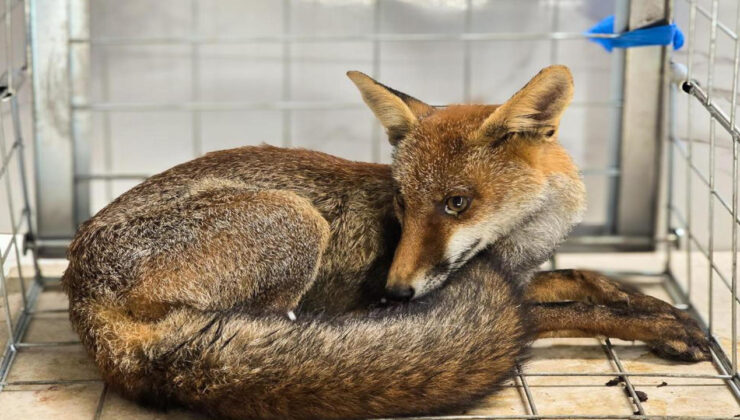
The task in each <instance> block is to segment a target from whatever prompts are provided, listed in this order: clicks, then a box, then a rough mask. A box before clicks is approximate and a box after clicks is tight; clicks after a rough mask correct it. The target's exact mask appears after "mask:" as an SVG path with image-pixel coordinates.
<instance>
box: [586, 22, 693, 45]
mask: <svg viewBox="0 0 740 420" xmlns="http://www.w3.org/2000/svg"><path fill="white" fill-rule="evenodd" d="M613 33H614V16H613V15H612V16H609V17H607V18H605V19H603V20H602V21H601V22H599V23H597V24H596V25H594V27H592V28H591V29H589V30H588V31H586V35H587V36H588V35H592V34H613ZM683 39H684V38H683V33H682V32H681V30H680V29H679V28H678V26H676V24H675V23H671V24H670V25H661V26H653V27H651V28H645V29H636V30H634V31H629V32H623V33H621V34H619V35H618V36H617V37H615V38H594V37H591V38H589V40H591V41H593V42H596V43H599V44H601V46H602V47H604V49H606V50H607V51H611V50H612V49H613V48H631V47H643V46H647V45H671V44H673V49H674V50H677V49H679V48H681V47H682V46H683Z"/></svg>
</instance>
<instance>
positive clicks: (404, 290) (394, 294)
mask: <svg viewBox="0 0 740 420" xmlns="http://www.w3.org/2000/svg"><path fill="white" fill-rule="evenodd" d="M385 293H386V296H387V297H388V299H390V300H395V301H400V302H406V301H409V300H411V298H412V297H414V288H413V287H411V286H390V287H386V289H385Z"/></svg>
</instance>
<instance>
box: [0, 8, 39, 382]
mask: <svg viewBox="0 0 740 420" xmlns="http://www.w3.org/2000/svg"><path fill="white" fill-rule="evenodd" d="M0 11H1V12H0V27H2V31H1V33H0V49H1V50H2V52H0V68H1V72H2V75H1V76H0V202H3V203H2V205H3V208H2V209H0V215H1V216H2V220H0V294H1V295H2V296H1V299H2V302H0V306H2V308H3V309H2V312H3V313H2V318H3V324H4V325H3V333H2V334H0V345H1V346H2V352H3V356H2V360H1V361H0V390H2V389H3V388H4V387H5V386H6V385H7V381H6V379H7V375H8V373H9V371H10V367H11V365H12V363H13V361H14V360H15V358H16V356H17V354H18V352H19V350H20V349H21V348H22V347H23V346H25V345H26V344H27V343H23V342H22V341H21V338H22V335H23V331H24V329H25V328H26V325H27V322H28V320H29V318H30V315H31V311H32V307H33V303H34V299H35V297H36V296H37V295H38V293H39V291H40V289H41V284H40V280H39V277H38V273H39V271H38V265H37V264H36V261H37V260H36V257H35V252H34V250H33V249H30V250H29V249H26V247H25V245H27V244H28V243H27V242H26V240H27V239H31V238H32V237H33V228H32V214H31V206H30V204H29V203H30V201H29V197H30V194H29V183H28V170H27V169H28V168H27V167H26V154H27V151H26V148H25V142H24V137H25V130H24V127H23V125H22V120H27V119H28V118H29V117H30V113H29V104H28V101H29V97H30V93H29V90H30V89H29V88H28V86H30V84H29V83H28V82H27V78H28V54H27V49H26V47H27V44H26V42H25V40H26V25H25V22H26V19H25V13H26V10H25V3H24V2H23V1H17V0H5V1H3V2H2V3H0ZM22 115H23V116H22ZM28 251H30V258H25V257H24V254H26V253H27V252H28ZM9 276H12V281H11V280H9Z"/></svg>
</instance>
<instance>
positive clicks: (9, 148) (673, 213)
mask: <svg viewBox="0 0 740 420" xmlns="http://www.w3.org/2000/svg"><path fill="white" fill-rule="evenodd" d="M71 1H72V2H74V1H75V0H71ZM677 1H680V2H685V3H686V4H687V5H688V7H689V10H690V11H689V28H688V34H687V51H688V53H687V62H686V73H685V74H683V73H680V72H678V73H675V74H673V75H672V78H673V80H674V82H675V87H674V88H672V90H671V95H672V96H675V95H689V97H690V101H689V103H688V106H687V118H688V119H687V127H686V135H685V139H688V141H682V140H681V139H680V138H679V137H680V135H679V134H678V133H677V132H676V131H675V127H674V125H675V124H674V122H675V121H671V122H670V123H669V124H668V126H669V127H668V128H669V131H668V135H667V139H666V148H667V159H668V164H667V178H668V181H669V182H668V191H667V206H666V213H667V219H668V221H669V224H668V226H667V228H666V231H665V232H664V234H663V235H661V236H663V237H664V238H663V239H664V240H665V242H668V243H667V244H666V245H665V246H664V248H665V253H664V256H665V270H664V271H663V272H659V273H609V274H612V275H615V276H623V277H629V276H631V275H643V276H645V275H647V276H655V277H656V278H659V279H661V280H662V281H663V286H664V287H665V288H666V290H667V291H668V293H669V294H670V295H671V297H672V298H673V299H674V301H675V302H676V303H677V304H678V305H680V306H683V307H685V308H686V309H687V310H689V311H691V313H692V314H693V315H694V316H695V317H697V319H699V320H700V322H701V323H702V325H703V326H704V327H705V328H706V330H707V332H708V334H710V336H711V335H712V333H713V324H714V321H715V320H714V319H713V318H712V314H713V310H712V309H713V307H714V305H716V304H717V303H716V302H714V300H713V298H712V296H713V293H712V292H713V288H715V287H720V288H724V289H726V290H725V291H726V292H727V293H728V294H729V296H730V297H731V305H732V309H731V317H732V319H731V322H732V337H731V343H730V344H729V348H727V346H726V345H725V346H723V345H722V344H720V343H719V341H718V340H716V339H715V338H713V339H712V358H713V365H714V367H715V368H716V374H690V373H676V372H651V373H642V372H633V371H630V370H628V369H627V368H626V367H625V363H623V360H622V359H621V358H620V356H619V354H618V348H617V346H615V345H614V344H612V342H611V340H609V339H604V340H602V341H601V343H602V348H603V351H604V357H605V359H606V360H607V361H608V363H609V365H610V366H611V367H612V370H611V371H600V372H579V373H573V372H552V371H550V372H537V371H525V370H523V369H522V368H521V367H518V368H517V372H516V378H515V383H513V384H511V386H514V387H516V389H517V390H518V392H520V393H521V397H522V400H523V401H524V402H525V404H526V407H527V409H528V414H526V415H459V416H446V417H443V418H449V419H496V418H522V419H535V418H537V419H564V418H570V419H576V418H589V419H621V418H625V419H626V418H631V419H650V418H665V416H655V415H651V414H650V413H649V410H648V409H646V407H645V404H642V402H641V401H640V399H639V397H638V395H637V392H636V389H635V388H636V386H635V384H634V383H633V380H634V379H635V378H694V379H706V380H712V381H716V382H718V383H723V384H725V385H726V386H727V388H728V389H729V390H730V391H731V392H732V394H733V395H734V396H735V398H737V399H738V401H740V382H739V381H738V371H737V363H738V361H737V307H736V303H740V300H738V297H737V226H738V222H740V219H738V211H737V207H738V197H737V188H738V142H739V141H740V130H738V128H737V127H736V105H737V103H736V96H737V87H738V86H737V81H738V74H739V71H738V69H739V67H740V66H739V62H740V59H739V57H740V40H738V32H740V12H738V16H737V19H736V22H735V29H734V30H733V29H731V27H730V26H728V25H727V24H725V23H723V22H721V21H720V19H719V16H718V10H719V0H712V4H711V8H710V9H707V8H705V7H703V6H702V5H700V4H697V1H696V0H677ZM284 3H285V4H286V5H287V6H286V8H285V9H284V10H289V7H290V1H288V0H284ZM381 3H382V1H375V2H374V5H375V13H374V16H375V17H376V18H375V19H376V20H375V22H374V24H373V28H374V30H375V32H374V33H373V34H370V35H364V36H352V37H345V36H334V37H333V39H334V40H337V41H341V40H342V39H349V38H352V39H356V38H361V39H364V40H369V41H371V42H372V43H373V50H372V51H373V64H372V68H373V74H374V75H377V73H378V71H379V70H378V69H379V64H378V63H379V56H380V54H379V51H380V48H381V41H392V40H399V39H402V40H406V41H414V40H419V41H422V40H426V41H429V40H449V39H453V40H457V41H461V42H462V43H463V45H464V54H463V56H464V62H463V66H464V69H465V71H464V72H463V74H464V75H465V79H464V83H463V86H464V92H463V97H464V98H465V99H469V98H470V65H471V64H470V47H469V46H470V42H475V41H476V40H483V39H485V40H495V41H512V40H518V39H544V40H551V41H552V42H553V43H556V42H558V41H561V40H569V39H582V38H583V37H584V35H583V34H581V33H570V32H560V31H557V29H558V28H552V29H553V32H548V33H537V34H532V33H524V34H514V33H490V34H481V33H469V32H468V31H467V29H469V26H468V25H469V21H470V13H468V14H467V15H466V18H465V22H466V31H465V33H462V34H453V35H450V34H403V35H397V34H382V33H380V32H379V31H378V29H379V21H378V19H379V16H380V15H379V13H378V10H379V7H380V4H381ZM191 4H192V10H191V12H192V14H193V19H194V20H193V21H194V22H197V15H198V1H197V0H193V1H192V3H191ZM33 5H34V2H33V1H28V0H26V1H14V0H5V10H6V12H5V13H4V14H3V15H2V16H1V18H2V20H3V25H4V29H5V33H6V42H5V45H4V49H5V51H4V54H5V57H6V63H7V66H6V69H5V73H4V75H3V76H2V78H1V79H0V80H2V81H4V82H5V84H4V85H5V86H4V87H3V88H2V103H0V111H1V112H0V125H2V127H0V128H3V127H6V126H10V127H11V131H12V133H13V135H12V139H8V138H6V136H5V133H6V130H4V129H0V157H1V158H2V161H1V162H2V166H0V178H4V180H0V182H4V183H5V186H6V196H7V201H8V205H9V207H10V212H9V217H10V226H11V227H12V231H11V232H10V233H11V235H10V240H9V242H8V244H7V246H5V247H4V248H3V249H2V254H1V255H0V258H1V259H0V263H1V264H0V265H1V267H0V268H1V270H0V288H1V290H2V295H3V296H2V298H3V300H4V301H3V302H4V307H5V310H4V312H5V313H4V317H5V335H6V336H7V337H6V340H7V341H6V346H5V349H4V353H3V358H2V362H1V363H0V392H3V391H4V390H6V389H8V388H12V387H17V386H24V385H50V386H53V385H56V386H66V385H72V384H75V383H80V382H91V380H77V379H64V378H54V379H49V380H23V379H17V380H16V379H14V380H8V375H9V373H10V371H11V369H12V367H13V363H14V361H15V359H16V356H17V355H18V354H19V353H20V352H23V351H24V350H27V349H29V348H46V349H49V350H50V351H53V350H54V349H55V348H59V347H62V346H74V345H79V343H78V342H76V341H70V342H38V341H28V340H26V339H25V334H26V332H27V330H28V326H29V323H30V322H31V320H32V319H33V318H34V317H36V316H38V315H41V314H44V313H45V312H48V311H52V312H60V311H62V312H63V311H64V310H58V309H51V310H46V311H44V310H38V309H36V302H37V299H38V297H39V295H40V294H41V293H42V292H43V291H44V290H47V289H48V288H49V287H54V286H55V285H58V279H57V278H46V277H44V276H42V274H41V269H40V265H39V258H38V255H37V254H36V249H37V248H36V245H35V238H36V236H35V234H34V232H35V231H34V225H33V219H32V217H31V216H32V212H31V205H30V203H31V201H30V198H29V184H28V179H27V177H26V166H25V165H26V163H25V157H24V154H25V153H24V138H23V135H22V133H21V127H20V116H19V106H18V95H17V94H16V93H17V91H18V90H19V89H20V88H21V87H22V86H23V83H24V82H25V81H26V80H27V79H28V78H29V77H28V76H29V73H30V70H29V66H28V65H25V64H24V65H22V66H21V67H20V68H14V66H13V59H12V55H13V48H14V47H13V45H12V42H11V41H10V40H11V36H10V35H9V34H10V33H11V32H12V27H13V25H18V24H21V23H22V22H15V21H14V20H13V14H12V13H10V11H12V10H13V9H14V8H16V7H23V8H24V11H25V13H24V15H25V17H26V20H27V21H29V15H30V14H31V13H33ZM466 5H467V10H468V12H470V11H471V10H472V0H467V3H466ZM739 9H740V8H739ZM287 16H289V13H288V12H285V14H284V19H285V22H284V24H285V26H284V28H285V32H286V33H285V34H284V35H282V36H276V37H257V38H249V39H236V38H229V39H210V38H204V37H197V36H194V37H190V38H162V39H144V40H139V39H123V38H107V39H97V40H96V39H91V38H89V37H88V38H85V36H86V34H84V33H82V34H79V33H77V32H76V31H77V29H75V27H74V26H75V24H76V23H75V22H69V25H70V27H69V28H68V29H69V31H70V34H76V35H80V36H76V37H72V38H71V39H70V43H71V44H84V43H90V44H100V45H102V44H106V45H113V44H142V43H165V44H169V43H185V44H187V45H189V46H190V48H192V50H193V52H194V54H193V56H197V54H198V48H199V46H201V45H203V44H206V43H214V42H234V43H239V42H262V41H265V42H278V43H280V44H281V45H282V48H283V50H284V52H287V53H289V51H290V48H291V45H292V44H293V43H294V42H310V41H311V40H312V39H308V38H304V37H303V36H296V35H292V34H291V33H290V23H289V22H290V19H289V17H287ZM698 19H705V20H706V21H707V22H709V25H710V40H709V42H710V45H709V59H708V62H709V65H708V75H707V83H706V85H705V86H702V84H700V83H699V82H698V81H697V80H696V78H695V76H696V72H695V68H694V65H693V60H694V54H695V50H696V42H697V41H696V22H697V20H698ZM27 36H28V37H30V29H29V30H28V31H27ZM718 36H726V37H728V38H730V39H731V40H733V41H734V46H735V50H734V51H735V55H734V62H733V75H732V95H731V107H730V110H729V112H728V111H727V110H726V109H723V108H722V107H720V106H719V105H718V104H717V103H716V101H714V100H713V99H714V98H715V96H714V93H715V92H714V88H715V86H714V83H713V82H714V80H713V76H714V75H713V72H714V61H715V59H716V54H715V53H716V45H717V38H718ZM267 38H269V39H267ZM325 38H326V37H320V39H325ZM313 40H315V38H314V39H313ZM30 45H31V43H30V42H27V43H26V48H27V49H28V50H27V53H26V54H25V55H26V57H29V56H31V55H32V54H33V52H32V51H30V48H31V47H30ZM70 50H72V48H71V49H70ZM552 51H553V53H552V54H553V55H552V61H554V62H556V61H557V48H556V47H554V48H553V49H552ZM70 54H73V53H70ZM288 55H289V54H286V56H288ZM283 65H284V73H283V76H282V77H283V83H284V85H283V86H284V90H283V96H282V101H280V102H276V103H238V104H236V103H232V104H228V105H224V104H218V103H208V102H204V101H202V100H201V99H200V95H199V93H198V92H199V91H200V86H198V84H197V77H194V78H193V86H192V101H191V102H188V103H167V104H143V103H142V104H132V103H127V104H120V103H113V102H102V103H71V104H70V107H71V108H72V109H73V110H78V111H95V112H106V111H110V110H127V109H141V110H147V109H152V108H157V109H172V110H179V111H182V112H189V113H192V115H193V117H194V118H193V119H192V123H193V125H194V126H196V127H197V125H198V124H200V120H199V115H200V113H202V112H208V111H209V110H212V109H222V108H224V107H228V108H235V109H263V108H266V109H276V110H279V111H281V112H282V113H283V114H284V115H283V116H284V119H283V124H284V128H283V144H284V145H286V146H289V145H291V128H290V116H291V112H292V111H294V110H296V109H304V108H307V107H308V108H314V107H318V108H322V107H323V108H331V107H337V108H343V107H347V106H356V104H345V103H320V104H316V103H299V102H294V101H291V94H290V82H289V81H290V71H291V70H290V67H291V63H290V60H285V62H284V63H283ZM191 71H192V72H193V73H194V74H196V75H197V73H198V72H199V71H200V69H199V68H198V63H197V60H194V61H193V63H192V68H191ZM109 82H110V81H108V82H105V83H109ZM675 102H676V101H675V100H671V101H670V102H669V105H670V106H671V110H670V112H669V116H670V117H671V119H676V118H681V116H680V115H678V113H677V110H676V109H673V108H675V106H674V103H675ZM578 105H579V104H576V106H578ZM580 105H581V106H593V105H597V106H598V105H607V106H616V107H618V106H619V105H620V104H614V103H612V102H608V103H601V104H588V103H584V104H580ZM700 112H703V113H706V118H708V119H709V120H710V123H709V124H710V131H709V149H710V156H709V159H710V165H709V172H708V173H705V172H704V171H703V170H702V169H701V168H700V167H699V166H698V165H695V164H694V161H693V159H694V158H695V157H696V154H697V151H695V150H694V147H693V145H692V143H693V141H692V137H691V134H692V127H691V121H692V119H693V118H694V117H695V116H696V115H697V113H700ZM718 128H719V129H721V130H725V131H727V132H728V133H729V135H730V136H731V137H732V186H733V188H732V197H731V200H730V202H729V203H728V202H727V200H726V199H725V198H723V197H722V196H721V194H719V193H718V191H717V189H716V185H715V176H714V171H715V167H714V152H715V148H716V144H715V137H716V130H717V129H718ZM373 130H374V133H373V139H375V140H374V141H376V140H377V141H380V140H379V139H380V132H379V129H378V127H377V125H376V126H374V128H373ZM105 132H107V133H109V132H110V129H109V128H108V129H107V130H106V131H105ZM198 132H199V130H195V129H194V130H193V133H194V135H193V137H192V139H191V144H192V150H193V153H194V154H195V155H199V154H200V153H201V152H202V139H200V138H199V136H198V134H195V133H198ZM103 141H104V143H106V144H109V142H110V139H109V138H108V139H104V140H103ZM684 143H685V144H684ZM106 150H107V152H106V162H105V164H106V165H107V166H106V167H107V168H108V169H110V165H109V163H110V158H111V156H110V153H111V152H110V150H111V149H110V148H107V149H106ZM373 150H374V152H373V153H379V146H375V147H374V149H373ZM680 160H682V161H683V162H684V163H685V171H684V172H683V173H677V171H676V170H675V167H674V166H675V163H676V162H678V161H680ZM11 163H15V165H16V166H17V167H18V169H19V174H18V178H17V179H16V180H15V182H14V181H12V180H11V176H10V174H9V172H10V168H11V166H12V165H11ZM612 174H613V173H612ZM145 176H146V175H145V174H113V173H111V172H107V173H104V174H94V173H88V174H78V175H77V178H76V179H75V182H76V183H85V182H87V181H90V180H93V179H99V180H104V181H107V182H109V181H111V180H114V179H136V180H138V179H142V178H143V177H145ZM697 179H698V180H699V182H701V183H702V184H703V185H705V186H706V187H707V188H708V189H709V195H708V197H707V198H708V200H709V201H708V206H709V223H710V236H709V243H708V246H704V245H702V243H701V241H700V239H699V237H698V236H697V234H696V232H695V230H693V229H696V222H697V220H696V218H695V216H694V215H692V212H691V209H692V206H691V200H692V198H693V197H692V194H691V186H692V185H693V184H694V183H695V182H696V180H697ZM681 180H683V186H684V188H686V191H687V193H686V197H685V200H686V202H685V203H677V202H676V197H677V195H676V194H674V183H675V182H681ZM13 190H15V191H18V190H20V193H21V194H20V195H21V197H22V201H23V203H22V206H21V212H20V214H17V212H16V209H15V206H14V203H13V200H14V197H15V196H16V195H14V194H13ZM106 191H107V194H108V198H109V199H110V198H113V197H112V189H111V188H110V186H108V187H106ZM681 204H685V208H686V211H685V212H683V213H682V211H681ZM717 211H725V212H727V213H729V215H730V217H732V222H733V223H732V232H731V235H732V243H731V248H732V261H731V265H732V271H731V275H730V276H729V278H728V276H727V275H726V274H724V272H723V271H722V270H720V268H719V267H718V262H717V261H715V258H714V257H715V250H714V242H715V238H714V235H713V229H711V224H712V223H713V220H714V217H715V214H716V212H717ZM21 236H24V238H25V239H24V241H21V239H20V238H21ZM676 240H679V241H680V240H683V241H684V250H681V251H677V250H674V249H673V242H675V241H676ZM25 251H29V252H30V253H31V256H32V267H30V270H31V271H32V273H31V274H29V273H28V271H29V270H28V269H29V267H27V266H25V265H24V264H22V263H21V261H22V258H21V254H22V253H24V252H25ZM697 251H698V252H699V254H700V255H701V256H702V257H703V258H704V259H705V260H706V262H707V265H708V273H707V275H708V278H709V282H708V287H709V288H710V291H709V294H708V296H709V302H708V306H709V311H708V316H707V317H704V316H703V314H701V313H700V311H698V310H697V309H696V307H695V305H693V304H692V300H691V297H692V290H693V289H692V278H693V276H694V274H695V268H694V267H693V264H692V261H693V259H694V258H693V257H694V256H695V255H696V252H697ZM678 252H685V256H686V261H687V263H686V267H685V276H686V277H685V279H686V282H685V284H683V283H682V282H681V281H680V280H679V279H677V277H678V276H676V275H674V274H676V272H675V270H674V268H673V265H674V264H673V262H674V260H675V259H676V255H677V253H678ZM11 257H14V258H11ZM11 266H12V267H11ZM13 268H14V269H15V271H16V275H15V276H14V277H17V281H18V282H19V285H18V287H19V288H20V291H21V296H22V302H21V308H20V311H19V313H18V314H13V313H11V309H10V303H9V292H8V290H9V283H8V282H9V279H8V277H7V274H8V273H9V272H10V271H11V269H13ZM14 280H16V279H15V278H14ZM717 283H719V284H717ZM532 377H562V378H566V379H569V380H575V379H577V378H578V377H603V378H604V379H608V378H613V377H619V378H620V379H621V380H622V381H623V382H624V384H625V389H626V393H625V397H624V398H626V400H627V402H628V404H629V407H631V408H632V411H631V412H625V413H615V414H613V415H594V414H568V415H553V414H547V413H544V412H540V410H538V408H537V401H536V398H535V397H534V393H533V392H532V388H531V386H530V385H529V382H528V378H532ZM92 381H98V382H101V381H100V380H92ZM107 392H108V390H107V387H105V386H103V387H102V391H101V393H100V395H99V397H98V404H97V410H96V412H95V414H94V418H99V417H100V416H101V414H102V410H103V404H104V401H105V398H106V395H107ZM425 418H429V417H425ZM436 418H442V417H436ZM697 418H718V417H697Z"/></svg>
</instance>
